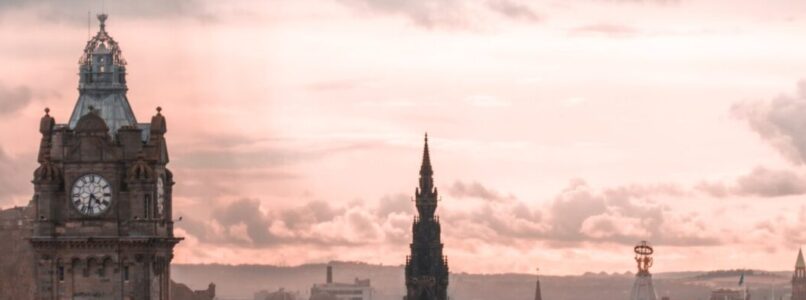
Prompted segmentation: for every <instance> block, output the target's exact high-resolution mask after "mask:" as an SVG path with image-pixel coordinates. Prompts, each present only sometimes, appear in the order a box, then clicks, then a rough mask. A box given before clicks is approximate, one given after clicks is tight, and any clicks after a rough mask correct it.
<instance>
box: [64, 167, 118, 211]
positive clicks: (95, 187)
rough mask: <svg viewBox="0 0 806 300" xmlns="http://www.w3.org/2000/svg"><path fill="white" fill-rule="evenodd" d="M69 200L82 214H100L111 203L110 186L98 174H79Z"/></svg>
mask: <svg viewBox="0 0 806 300" xmlns="http://www.w3.org/2000/svg"><path fill="white" fill-rule="evenodd" d="M70 202H72V203H73V206H74V207H75V208H76V209H77V210H78V212H80V213H81V214H82V215H85V216H97V215H100V214H101V213H103V212H105V211H106V210H107V209H109V205H110V204H112V187H111V186H110V185H109V182H108V181H106V179H104V178H103V177H101V176H100V175H96V174H87V175H84V176H81V177H79V178H78V180H76V182H75V183H74V184H73V189H72V191H71V196H70Z"/></svg>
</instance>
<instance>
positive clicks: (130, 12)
mask: <svg viewBox="0 0 806 300" xmlns="http://www.w3.org/2000/svg"><path fill="white" fill-rule="evenodd" d="M22 9H33V10H35V11H36V12H37V13H38V15H39V16H40V17H41V18H42V19H43V20H47V21H51V22H61V21H64V22H67V23H73V24H80V25H84V24H86V19H87V15H86V13H87V11H93V12H97V11H100V10H103V11H105V12H107V13H109V14H110V15H111V16H112V17H113V18H114V17H118V16H120V17H126V18H157V19H159V18H167V17H175V16H189V17H193V18H197V19H199V20H204V21H212V20H214V17H213V16H212V15H211V14H209V13H207V12H206V11H205V9H206V6H205V2H204V1H201V0H177V1H161V0H141V1H125V0H116V1H113V0H109V1H104V2H103V5H101V3H100V2H98V1H96V0H74V1H59V0H4V1H0V13H9V12H14V11H17V10H22Z"/></svg>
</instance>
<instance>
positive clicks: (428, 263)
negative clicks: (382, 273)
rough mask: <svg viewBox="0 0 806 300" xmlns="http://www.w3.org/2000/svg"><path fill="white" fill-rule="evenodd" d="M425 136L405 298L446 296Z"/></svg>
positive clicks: (444, 261) (445, 264)
mask: <svg viewBox="0 0 806 300" xmlns="http://www.w3.org/2000/svg"><path fill="white" fill-rule="evenodd" d="M433 175H434V171H433V169H432V168H431V157H430V154H429V153H428V135H427V134H426V136H425V148H424V149H423V162H422V165H421V166H420V186H419V187H418V188H417V189H416V190H415V196H416V200H415V201H416V206H417V213H418V216H416V217H414V223H413V224H412V242H411V256H409V257H407V258H406V297H404V298H403V299H404V300H446V299H448V258H447V257H445V256H443V255H442V240H441V239H440V230H441V229H440V225H439V217H437V216H435V214H434V213H435V211H436V209H437V201H438V200H439V198H438V194H437V188H436V187H434V178H433Z"/></svg>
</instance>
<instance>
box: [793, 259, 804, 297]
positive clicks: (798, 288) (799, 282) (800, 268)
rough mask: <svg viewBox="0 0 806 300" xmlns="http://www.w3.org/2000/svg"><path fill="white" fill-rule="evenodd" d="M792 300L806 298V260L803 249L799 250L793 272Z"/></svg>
mask: <svg viewBox="0 0 806 300" xmlns="http://www.w3.org/2000/svg"><path fill="white" fill-rule="evenodd" d="M792 300H806V262H804V261H803V249H799V250H798V259H797V261H796V262H795V273H793V274H792Z"/></svg>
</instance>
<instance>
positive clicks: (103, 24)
mask: <svg viewBox="0 0 806 300" xmlns="http://www.w3.org/2000/svg"><path fill="white" fill-rule="evenodd" d="M107 18H109V16H108V15H107V14H99V15H98V21H99V22H101V31H104V30H106V19H107Z"/></svg>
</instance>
